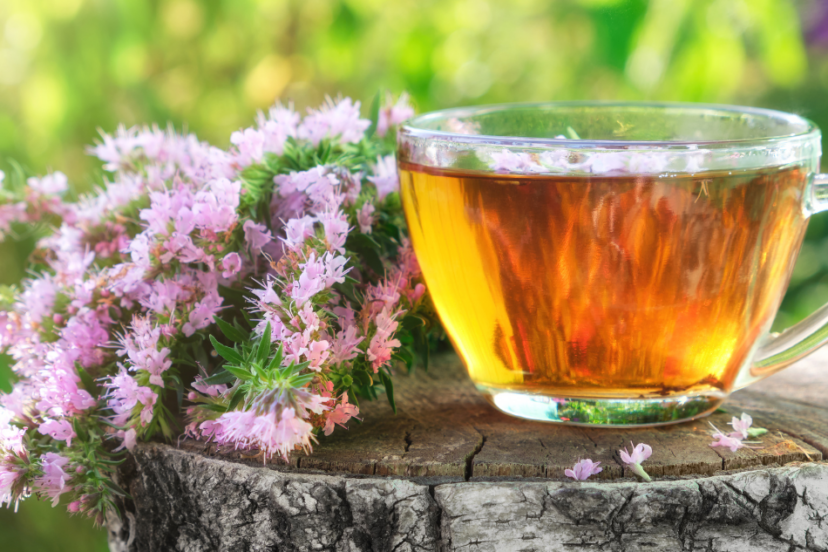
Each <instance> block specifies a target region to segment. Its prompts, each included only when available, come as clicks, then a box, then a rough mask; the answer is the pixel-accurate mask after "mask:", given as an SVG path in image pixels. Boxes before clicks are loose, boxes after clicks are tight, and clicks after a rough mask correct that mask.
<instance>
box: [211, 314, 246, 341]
mask: <svg viewBox="0 0 828 552" xmlns="http://www.w3.org/2000/svg"><path fill="white" fill-rule="evenodd" d="M216 324H218V327H219V329H220V330H221V333H223V334H224V335H225V337H227V339H229V340H230V341H232V342H233V343H241V342H242V341H247V336H246V335H244V334H243V333H242V332H240V331H239V330H237V329H236V328H234V327H233V326H231V325H230V324H228V323H227V322H225V321H224V320H222V319H221V318H219V317H218V316H216Z"/></svg>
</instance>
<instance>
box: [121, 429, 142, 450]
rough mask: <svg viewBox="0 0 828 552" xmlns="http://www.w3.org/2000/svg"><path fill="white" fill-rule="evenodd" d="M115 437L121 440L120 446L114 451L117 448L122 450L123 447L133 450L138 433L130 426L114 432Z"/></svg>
mask: <svg viewBox="0 0 828 552" xmlns="http://www.w3.org/2000/svg"><path fill="white" fill-rule="evenodd" d="M116 437H118V438H119V439H122V440H123V442H122V443H121V446H119V447H118V448H116V449H115V451H116V452H117V451H119V450H123V449H124V448H126V449H127V450H128V451H130V452H132V451H133V450H135V445H136V443H137V437H138V434H137V433H136V432H135V429H134V428H130V429H128V430H126V431H124V430H122V429H121V430H119V431H118V432H117V433H116Z"/></svg>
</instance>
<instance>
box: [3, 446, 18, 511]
mask: <svg viewBox="0 0 828 552" xmlns="http://www.w3.org/2000/svg"><path fill="white" fill-rule="evenodd" d="M10 458H14V457H6V459H3V458H0V506H3V504H8V505H9V506H11V503H12V502H14V510H15V512H16V511H17V504H18V502H19V501H20V499H21V498H23V497H22V496H21V494H20V492H21V491H22V489H20V487H21V485H20V482H21V478H22V476H23V470H21V469H20V467H18V466H17V465H15V464H14V463H12V462H10V461H8V460H9V459H10Z"/></svg>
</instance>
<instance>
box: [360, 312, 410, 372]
mask: <svg viewBox="0 0 828 552" xmlns="http://www.w3.org/2000/svg"><path fill="white" fill-rule="evenodd" d="M394 317H396V313H395V314H393V315H390V316H389V315H388V310H387V309H382V312H380V313H379V314H378V315H377V319H376V325H377V333H376V334H374V337H372V338H371V343H370V344H369V346H368V351H366V353H367V355H368V360H370V361H371V362H372V363H373V368H374V373H376V372H378V371H379V367H380V366H382V365H383V364H385V363H386V362H388V361H389V360H391V355H392V354H393V352H394V348H396V347H399V346H400V345H401V344H400V341H399V340H398V339H391V336H392V335H393V334H394V332H395V331H397V326H398V325H399V323H398V322H396V321H395V320H394Z"/></svg>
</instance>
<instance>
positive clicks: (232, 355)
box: [210, 335, 244, 363]
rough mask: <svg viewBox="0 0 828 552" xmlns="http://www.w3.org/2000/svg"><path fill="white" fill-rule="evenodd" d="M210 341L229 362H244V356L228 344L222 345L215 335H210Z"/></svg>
mask: <svg viewBox="0 0 828 552" xmlns="http://www.w3.org/2000/svg"><path fill="white" fill-rule="evenodd" d="M210 343H212V344H213V348H215V350H216V352H217V353H218V354H219V355H221V357H222V358H223V359H224V360H227V361H229V362H239V363H241V362H244V358H242V356H241V355H240V354H239V353H238V351H236V350H235V349H231V348H230V347H228V346H226V345H222V344H221V343H219V342H218V341H217V340H216V338H215V336H212V335H211V336H210Z"/></svg>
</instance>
